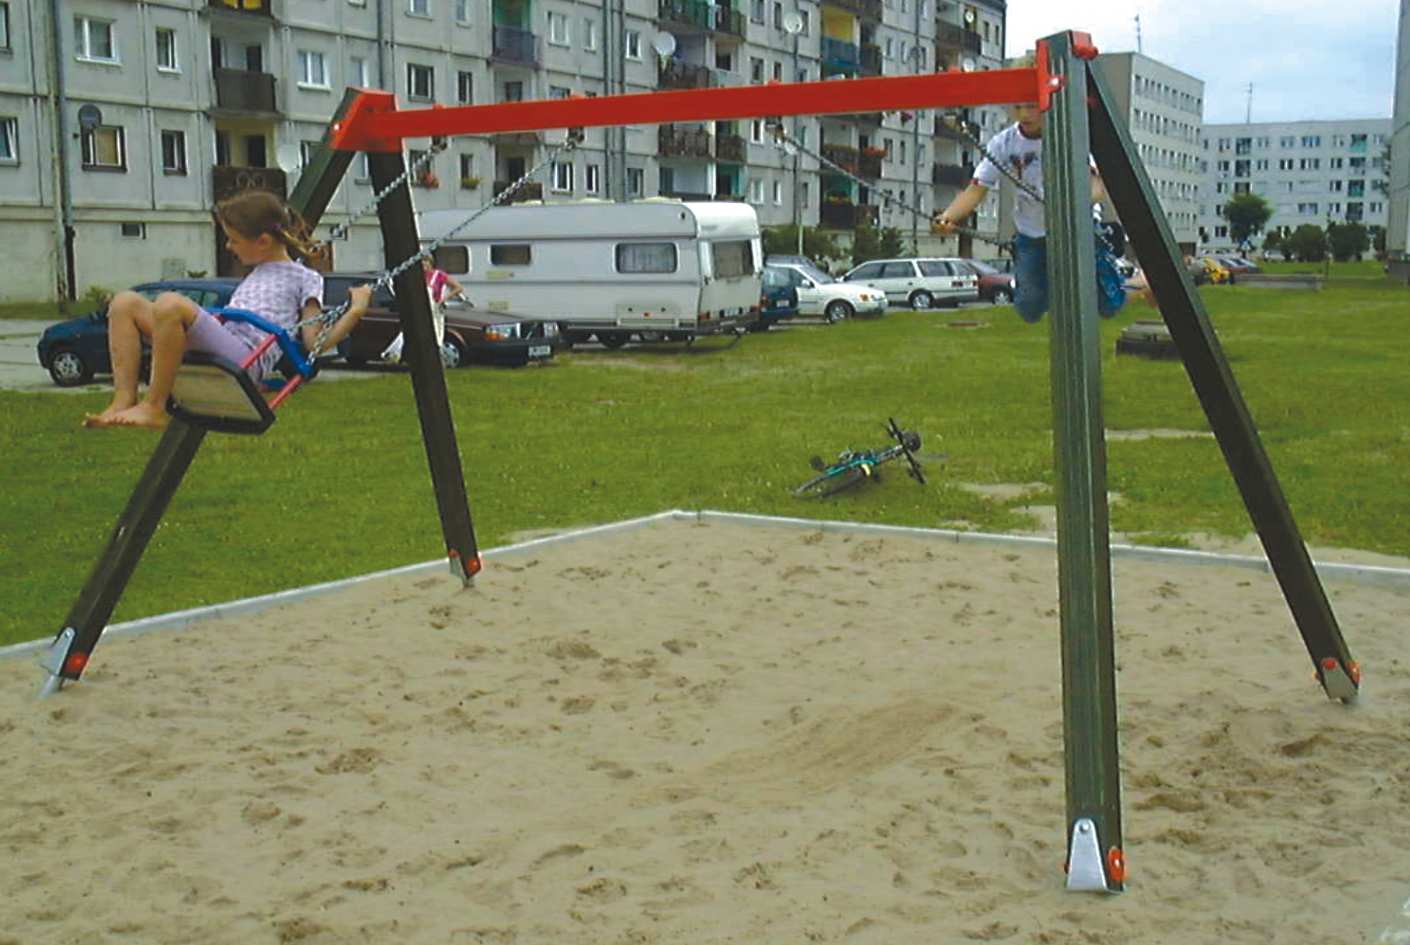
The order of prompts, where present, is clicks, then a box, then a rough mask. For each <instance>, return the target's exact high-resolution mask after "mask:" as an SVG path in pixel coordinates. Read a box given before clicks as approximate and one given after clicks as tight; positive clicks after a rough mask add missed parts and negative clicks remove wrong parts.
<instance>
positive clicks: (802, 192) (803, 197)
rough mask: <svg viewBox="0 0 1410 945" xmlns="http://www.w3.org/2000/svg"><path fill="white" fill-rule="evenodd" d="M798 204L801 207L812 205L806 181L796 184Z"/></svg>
mask: <svg viewBox="0 0 1410 945" xmlns="http://www.w3.org/2000/svg"><path fill="white" fill-rule="evenodd" d="M798 204H799V205H800V206H803V207H811V206H812V205H813V198H812V196H811V195H810V191H809V188H808V182H807V181H803V182H802V183H801V184H799V185H798Z"/></svg>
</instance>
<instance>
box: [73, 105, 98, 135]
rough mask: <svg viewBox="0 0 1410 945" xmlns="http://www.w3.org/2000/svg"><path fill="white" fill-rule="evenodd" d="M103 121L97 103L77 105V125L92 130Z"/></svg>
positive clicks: (85, 129)
mask: <svg viewBox="0 0 1410 945" xmlns="http://www.w3.org/2000/svg"><path fill="white" fill-rule="evenodd" d="M102 123H103V111H102V109H100V108H99V107H98V106H97V105H93V104H91V103H90V104H88V105H80V106H79V107H78V127H80V128H82V129H83V130H84V131H92V130H93V129H94V128H97V127H98V126H99V125H101V124H102Z"/></svg>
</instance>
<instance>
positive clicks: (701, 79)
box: [657, 59, 711, 89]
mask: <svg viewBox="0 0 1410 945" xmlns="http://www.w3.org/2000/svg"><path fill="white" fill-rule="evenodd" d="M710 71H711V70H710V67H709V66H698V65H696V64H695V63H692V62H684V61H682V60H680V59H667V60H666V62H665V64H664V65H662V66H661V68H660V71H659V72H657V80H658V81H657V84H658V85H660V86H661V88H664V89H708V88H709V87H710Z"/></svg>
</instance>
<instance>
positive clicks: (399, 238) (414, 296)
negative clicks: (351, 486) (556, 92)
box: [367, 151, 481, 584]
mask: <svg viewBox="0 0 1410 945" xmlns="http://www.w3.org/2000/svg"><path fill="white" fill-rule="evenodd" d="M367 157H368V168H369V170H370V171H371V174H372V186H373V189H374V190H378V191H380V190H382V189H383V188H384V187H386V186H387V185H388V184H390V183H391V182H392V181H394V180H396V179H397V177H398V176H399V175H400V174H401V173H402V172H403V171H404V170H405V169H406V163H405V161H404V160H403V159H402V155H401V152H400V151H397V152H394V153H369V154H368V156H367ZM377 216H378V219H379V221H380V222H381V224H382V242H383V245H384V247H385V251H386V258H387V267H388V268H389V269H390V268H392V267H395V266H396V265H398V264H399V263H401V262H403V261H404V260H407V259H410V258H411V257H412V256H414V255H416V254H417V253H418V252H420V250H421V246H420V243H419V241H418V239H417V234H416V215H415V211H414V210H413V208H412V205H411V194H410V188H408V187H405V186H403V187H398V188H397V189H396V190H394V191H392V192H391V193H390V194H388V195H387V196H386V197H385V198H384V199H383V201H382V204H381V206H380V207H379V208H378V213H377ZM395 288H396V294H397V309H398V311H399V312H400V313H401V330H402V339H403V342H402V344H403V347H402V352H403V355H402V356H403V359H404V360H405V361H406V363H407V364H408V365H409V366H410V368H411V386H412V390H413V391H414V392H415V394H416V412H417V414H418V415H419V416H420V418H421V437H422V439H423V440H424V441H425V443H426V459H427V461H428V462H429V463H430V465H431V481H432V484H433V485H434V487H435V490H436V507H437V509H438V510H439V511H440V516H441V530H442V532H443V533H444V535H445V542H446V553H447V555H448V556H449V558H450V570H451V573H452V574H454V575H456V576H457V577H459V578H460V579H461V580H462V581H464V582H465V583H467V584H468V583H470V581H471V579H472V578H474V576H475V574H476V573H477V572H478V571H479V570H480V567H481V562H480V552H479V548H478V546H477V545H476V544H475V528H474V526H473V525H472V524H471V522H470V500H469V498H468V497H467V496H466V494H465V477H464V473H463V472H462V471H461V466H460V451H459V448H458V446H457V444H456V439H455V421H454V419H453V418H452V417H451V412H450V395H449V394H448V393H447V391H446V376H445V368H444V367H443V366H442V364H441V351H440V346H439V345H438V344H437V343H436V334H435V330H434V327H433V325H432V319H431V299H430V296H429V295H428V294H427V292H426V279H425V277H424V276H423V275H422V274H421V267H420V266H412V267H410V268H408V269H407V270H406V271H405V272H403V273H402V274H401V275H399V276H397V279H396V285H395Z"/></svg>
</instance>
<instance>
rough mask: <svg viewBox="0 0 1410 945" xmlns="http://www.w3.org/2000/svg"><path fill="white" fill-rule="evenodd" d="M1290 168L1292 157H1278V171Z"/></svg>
mask: <svg viewBox="0 0 1410 945" xmlns="http://www.w3.org/2000/svg"><path fill="white" fill-rule="evenodd" d="M1292 169H1293V159H1292V158H1278V170H1280V171H1290V170H1292Z"/></svg>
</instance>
